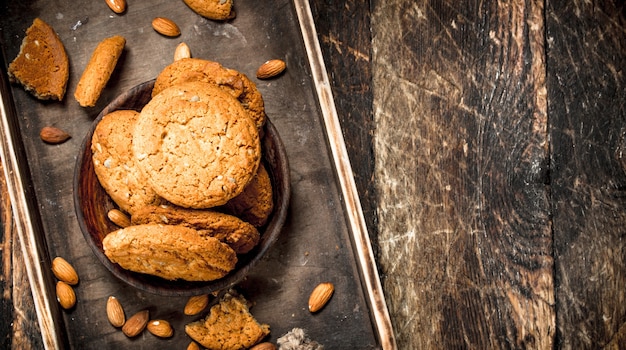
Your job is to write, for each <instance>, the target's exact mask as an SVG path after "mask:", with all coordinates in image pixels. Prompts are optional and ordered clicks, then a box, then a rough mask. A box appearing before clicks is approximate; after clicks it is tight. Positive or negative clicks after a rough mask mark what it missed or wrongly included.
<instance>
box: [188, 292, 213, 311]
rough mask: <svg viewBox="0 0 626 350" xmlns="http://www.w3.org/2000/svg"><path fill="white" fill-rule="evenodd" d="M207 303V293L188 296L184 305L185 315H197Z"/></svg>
mask: <svg viewBox="0 0 626 350" xmlns="http://www.w3.org/2000/svg"><path fill="white" fill-rule="evenodd" d="M207 305H209V295H208V294H202V295H196V296H193V297H190V298H189V300H187V304H186V305H185V311H184V312H185V315H197V314H199V313H200V312H202V310H204V308H205V307H206V306H207Z"/></svg>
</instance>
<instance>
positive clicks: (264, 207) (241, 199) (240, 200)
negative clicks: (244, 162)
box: [224, 163, 274, 227]
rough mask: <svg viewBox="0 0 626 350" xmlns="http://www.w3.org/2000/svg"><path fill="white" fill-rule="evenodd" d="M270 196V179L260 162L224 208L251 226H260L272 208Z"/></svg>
mask: <svg viewBox="0 0 626 350" xmlns="http://www.w3.org/2000/svg"><path fill="white" fill-rule="evenodd" d="M272 197H273V196H272V181H271V180H270V176H269V174H268V173H267V170H266V169H265V166H263V163H261V164H260V165H259V169H258V170H257V173H256V175H255V176H254V177H253V178H252V181H250V183H249V184H248V186H246V188H245V189H244V190H243V192H241V194H239V195H238V196H237V197H235V198H233V199H231V200H229V201H228V203H226V204H225V205H224V209H225V210H226V211H227V212H228V213H230V214H232V215H234V216H236V217H238V218H240V219H242V220H243V221H246V222H249V223H250V224H252V225H253V226H256V227H261V226H263V225H265V223H266V222H267V219H268V218H269V216H270V214H271V213H272V210H273V209H274V201H273V198H272Z"/></svg>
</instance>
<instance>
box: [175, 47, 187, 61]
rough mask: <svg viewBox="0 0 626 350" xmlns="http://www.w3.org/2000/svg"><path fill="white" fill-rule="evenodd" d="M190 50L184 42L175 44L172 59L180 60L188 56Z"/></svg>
mask: <svg viewBox="0 0 626 350" xmlns="http://www.w3.org/2000/svg"><path fill="white" fill-rule="evenodd" d="M190 57H191V51H190V50H189V46H187V44H185V43H180V44H178V46H176V51H174V61H178V60H181V59H183V58H190Z"/></svg>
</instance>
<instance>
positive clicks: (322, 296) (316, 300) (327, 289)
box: [309, 282, 335, 312]
mask: <svg viewBox="0 0 626 350" xmlns="http://www.w3.org/2000/svg"><path fill="white" fill-rule="evenodd" d="M334 291H335V286H334V285H333V284H332V283H330V282H324V283H320V284H318V285H317V287H315V289H313V292H311V296H309V311H310V312H318V311H319V310H321V309H322V308H323V307H324V305H326V303H328V300H330V297H331V296H332V295H333V292H334Z"/></svg>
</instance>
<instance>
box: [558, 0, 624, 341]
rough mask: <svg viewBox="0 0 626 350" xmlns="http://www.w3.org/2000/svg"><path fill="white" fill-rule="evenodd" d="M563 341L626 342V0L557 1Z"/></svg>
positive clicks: (560, 331) (560, 324)
mask: <svg viewBox="0 0 626 350" xmlns="http://www.w3.org/2000/svg"><path fill="white" fill-rule="evenodd" d="M547 4H548V6H547V11H546V18H547V40H546V42H547V43H548V50H547V53H548V55H547V66H548V67H549V70H548V80H547V81H548V91H549V94H548V97H549V101H550V104H549V106H550V108H549V115H550V120H551V123H550V138H551V140H552V147H551V159H552V166H551V169H552V203H553V208H554V209H553V215H554V219H553V220H554V242H555V259H556V269H555V281H556V295H557V310H556V313H557V317H558V318H557V321H558V322H557V324H558V328H557V329H558V337H557V339H558V346H559V348H563V349H588V348H602V347H605V346H606V348H608V349H618V348H621V349H623V348H624V347H625V344H626V326H625V325H626V229H625V227H626V226H625V224H626V211H625V210H624V208H625V207H626V196H625V192H624V191H625V189H626V168H625V165H626V153H625V151H626V142H625V136H626V76H625V75H624V74H625V72H624V69H625V68H626V6H625V4H624V2H623V1H618V2H612V1H595V2H590V1H568V2H560V1H548V3H547Z"/></svg>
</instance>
